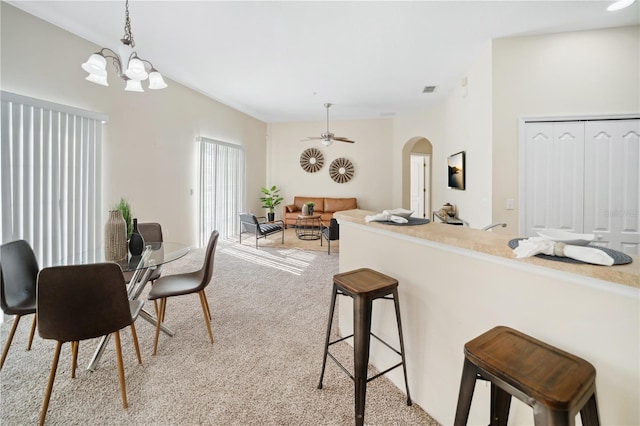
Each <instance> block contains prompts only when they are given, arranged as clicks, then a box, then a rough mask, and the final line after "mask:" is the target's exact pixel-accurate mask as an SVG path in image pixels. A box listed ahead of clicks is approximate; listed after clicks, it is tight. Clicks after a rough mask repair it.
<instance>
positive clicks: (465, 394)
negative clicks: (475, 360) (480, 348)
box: [453, 358, 478, 426]
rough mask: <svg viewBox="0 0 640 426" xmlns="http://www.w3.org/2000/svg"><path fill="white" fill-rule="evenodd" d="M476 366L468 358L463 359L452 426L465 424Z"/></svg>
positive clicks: (476, 371) (474, 382)
mask: <svg viewBox="0 0 640 426" xmlns="http://www.w3.org/2000/svg"><path fill="white" fill-rule="evenodd" d="M477 373H478V368H477V367H476V366H475V365H473V364H472V363H471V362H470V361H469V360H468V359H466V358H465V359H464V365H463V367H462V379H461V380H460V393H459V394H458V406H457V407H456V417H455V420H454V421H453V425H454V426H465V425H466V424H467V421H468V420H469V410H470V409H471V399H472V398H473V391H474V390H475V387H476V375H477Z"/></svg>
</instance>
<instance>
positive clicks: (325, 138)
mask: <svg viewBox="0 0 640 426" xmlns="http://www.w3.org/2000/svg"><path fill="white" fill-rule="evenodd" d="M331 105H332V104H324V107H325V108H326V109H327V131H326V132H322V133H320V137H313V136H310V137H308V138H306V139H303V141H310V140H316V139H319V140H321V141H322V145H324V146H329V145H331V144H332V143H333V141H338V142H348V143H355V141H352V140H351V139H349V138H345V137H342V136H335V135H334V134H333V133H331V132H330V131H329V108H331Z"/></svg>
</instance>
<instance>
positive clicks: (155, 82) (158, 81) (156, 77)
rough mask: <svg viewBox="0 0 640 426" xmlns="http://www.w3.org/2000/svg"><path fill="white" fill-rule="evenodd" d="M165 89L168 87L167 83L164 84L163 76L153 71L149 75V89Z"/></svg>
mask: <svg viewBox="0 0 640 426" xmlns="http://www.w3.org/2000/svg"><path fill="white" fill-rule="evenodd" d="M165 87H167V83H165V82H164V79H163V78H162V75H161V74H160V73H159V72H158V71H156V70H155V69H152V70H151V72H150V73H149V89H153V90H156V89H164V88H165Z"/></svg>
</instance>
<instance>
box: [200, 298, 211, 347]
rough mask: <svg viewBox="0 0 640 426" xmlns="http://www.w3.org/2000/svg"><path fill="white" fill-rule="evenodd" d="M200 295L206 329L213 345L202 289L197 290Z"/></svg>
mask: <svg viewBox="0 0 640 426" xmlns="http://www.w3.org/2000/svg"><path fill="white" fill-rule="evenodd" d="M198 295H200V304H201V305H202V313H203V314H204V322H205V323H206V324H207V331H208V332H209V340H210V341H211V344H212V345H213V332H212V331H211V321H209V315H208V314H207V296H206V295H205V293H204V290H201V291H199V292H198Z"/></svg>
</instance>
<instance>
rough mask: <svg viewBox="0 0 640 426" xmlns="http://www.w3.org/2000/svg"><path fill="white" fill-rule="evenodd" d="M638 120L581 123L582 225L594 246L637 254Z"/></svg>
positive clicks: (639, 228) (639, 205)
mask: <svg viewBox="0 0 640 426" xmlns="http://www.w3.org/2000/svg"><path fill="white" fill-rule="evenodd" d="M639 164H640V121H639V120H608V121H589V122H587V123H586V126H585V167H586V170H587V173H586V175H585V228H584V232H593V233H594V234H596V239H597V241H596V243H595V244H597V245H600V246H604V247H610V248H613V249H615V250H620V251H623V252H625V253H627V254H640V251H639V247H640V173H639V172H638V167H639Z"/></svg>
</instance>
